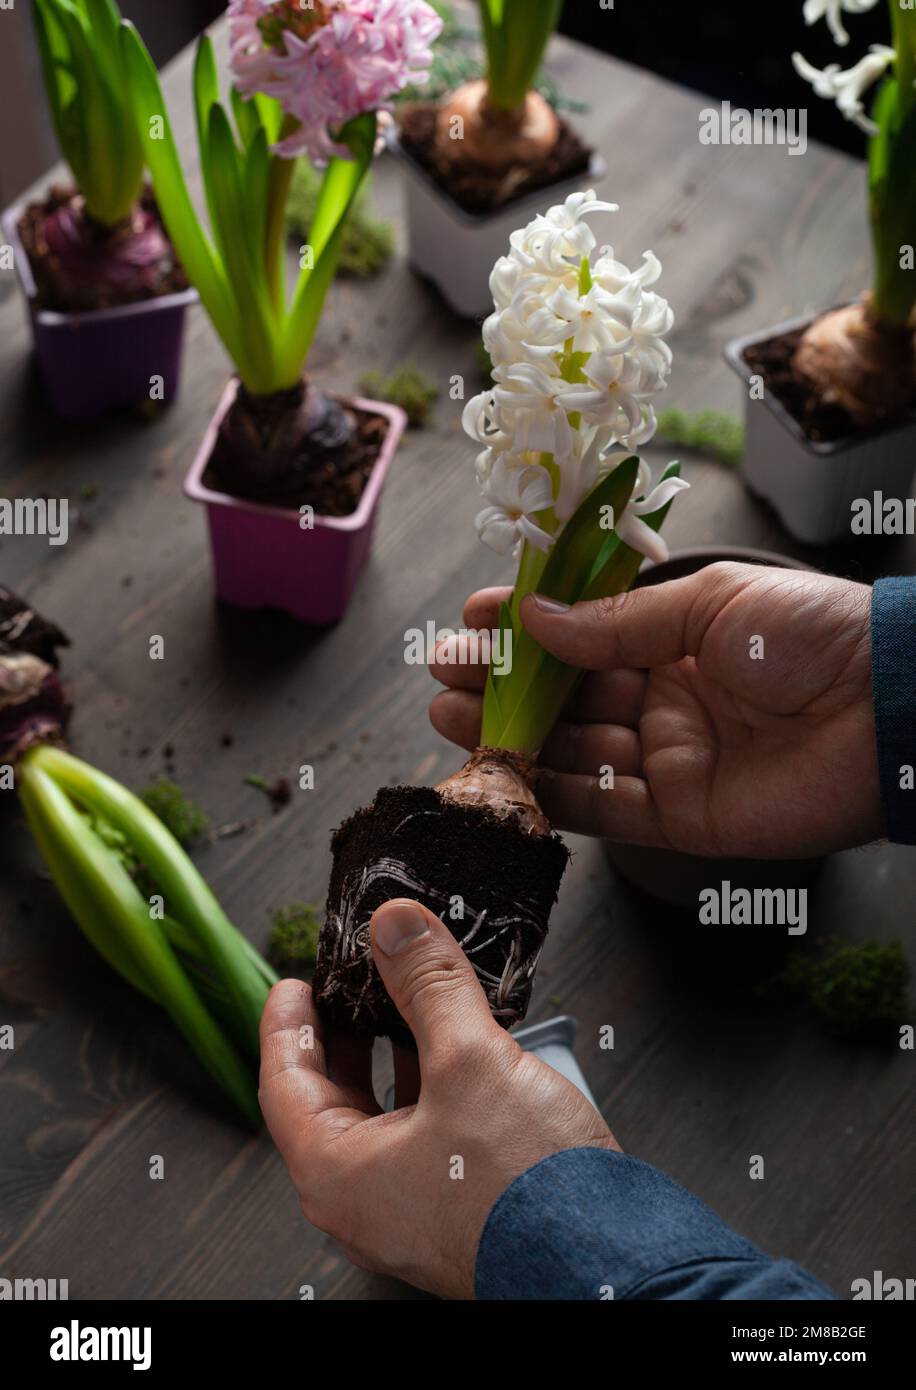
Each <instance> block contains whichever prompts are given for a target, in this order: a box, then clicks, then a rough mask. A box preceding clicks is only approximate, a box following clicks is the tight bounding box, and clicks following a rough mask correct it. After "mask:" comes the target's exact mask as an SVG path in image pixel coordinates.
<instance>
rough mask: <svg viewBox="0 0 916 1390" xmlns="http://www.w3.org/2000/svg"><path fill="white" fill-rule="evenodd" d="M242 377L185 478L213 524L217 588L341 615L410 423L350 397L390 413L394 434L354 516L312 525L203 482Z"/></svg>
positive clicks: (266, 604)
mask: <svg viewBox="0 0 916 1390" xmlns="http://www.w3.org/2000/svg"><path fill="white" fill-rule="evenodd" d="M237 391H238V381H237V380H233V381H231V382H230V383H229V385H228V386H227V388H226V390H225V392H224V393H223V397H222V399H221V401H220V403H219V406H218V408H217V411H216V414H215V415H214V417H213V419H212V420H211V422H210V425H209V427H208V429H207V433H206V434H205V435H204V439H203V443H202V444H201V446H200V449H199V450H198V453H197V457H196V458H195V460H194V462H193V464H192V465H191V469H190V471H189V473H188V475H187V477H186V479H185V484H184V490H185V494H186V496H188V497H190V498H191V500H192V502H203V503H204V505H205V506H206V508H207V520H208V522H209V526H210V544H211V548H212V551H213V569H214V580H215V584H216V592H217V595H218V596H219V598H221V599H222V600H223V601H224V602H225V603H230V604H232V605H233V606H234V607H236V608H248V609H255V608H279V609H280V610H281V611H282V612H285V613H290V614H291V615H292V616H293V617H294V618H298V620H299V621H300V622H302V623H334V622H337V620H338V619H339V618H342V617H343V615H344V613H345V612H346V610H347V606H348V604H349V602H350V599H351V597H352V595H353V590H354V589H355V587H356V581H357V580H358V578H359V575H360V571H361V570H362V568H363V565H364V564H365V563H366V558H367V556H368V554H369V547H370V545H371V542H372V532H373V528H374V525H375V517H376V513H377V511H378V505H379V501H380V500H381V495H382V488H383V486H384V484H385V478H386V477H387V475H388V469H389V468H390V467H391V460H392V459H393V458H394V455H395V451H396V449H397V447H398V444H399V443H400V439H401V435H402V434H403V433H404V430H405V429H406V428H407V416H406V415H405V414H404V411H403V410H401V409H400V408H399V407H398V406H395V405H388V404H386V403H384V402H381V401H368V400H362V399H360V398H358V397H350V398H348V400H347V404H349V405H352V406H354V407H355V408H356V409H358V410H365V411H371V413H372V414H373V415H381V416H384V418H385V419H386V420H387V421H388V434H387V435H386V437H385V443H384V444H383V446H382V451H381V453H380V454H379V456H378V459H377V460H376V464H375V467H374V468H373V470H372V473H371V475H370V477H369V481H368V483H367V484H366V487H365V490H364V492H363V495H362V497H361V498H360V502H359V506H358V507H357V509H356V511H355V512H353V513H352V514H351V515H350V516H343V517H331V516H316V517H315V518H314V524H313V526H312V527H311V528H309V529H304V528H303V527H302V525H301V521H302V517H301V516H300V514H299V512H298V511H296V510H294V509H293V508H289V507H272V506H267V505H265V504H264V503H261V502H249V501H247V500H246V499H244V498H241V497H232V496H230V495H229V494H228V493H225V492H214V491H213V490H212V489H211V488H209V487H207V486H206V484H205V483H204V480H203V478H204V473H205V472H206V470H207V465H208V463H209V462H210V455H211V454H212V452H213V448H214V445H215V443H216V436H217V433H218V431H219V427H220V424H221V422H222V420H223V417H224V416H225V415H226V413H227V411H228V410H229V408H230V406H231V405H232V402H233V401H234V400H235V396H236V392H237Z"/></svg>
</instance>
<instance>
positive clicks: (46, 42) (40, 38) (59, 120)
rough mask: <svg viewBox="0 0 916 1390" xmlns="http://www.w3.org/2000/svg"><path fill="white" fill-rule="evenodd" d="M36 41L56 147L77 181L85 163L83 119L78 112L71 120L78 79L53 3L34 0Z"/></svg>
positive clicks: (33, 12) (33, 13) (44, 0)
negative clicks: (70, 63) (79, 168)
mask: <svg viewBox="0 0 916 1390" xmlns="http://www.w3.org/2000/svg"><path fill="white" fill-rule="evenodd" d="M32 17H33V19H34V22H35V37H36V40H37V43H38V54H39V57H40V59H41V68H42V75H43V78H44V86H45V93H46V95H47V98H48V105H49V107H50V108H51V119H52V122H53V124H54V132H55V134H56V136H57V143H58V144H59V145H60V149H61V153H62V154H63V156H64V159H65V160H66V161H67V163H68V164H69V165H70V168H71V169H72V170H73V172H74V174H76V175H77V177H78V166H79V165H80V164H81V161H82V136H81V131H82V119H81V117H80V114H79V109H78V108H77V111H76V113H75V115H76V123H75V124H74V121H73V120H72V118H70V117H69V116H68V109H69V105H70V102H71V101H72V100H73V97H74V95H75V94H76V91H77V87H76V79H75V77H74V75H73V72H72V70H71V68H70V66H69V63H68V55H69V49H68V47H67V42H66V39H65V38H64V35H63V32H62V31H61V29H60V27H59V25H58V24H57V23H56V21H55V19H54V15H53V10H52V8H51V2H50V0H32Z"/></svg>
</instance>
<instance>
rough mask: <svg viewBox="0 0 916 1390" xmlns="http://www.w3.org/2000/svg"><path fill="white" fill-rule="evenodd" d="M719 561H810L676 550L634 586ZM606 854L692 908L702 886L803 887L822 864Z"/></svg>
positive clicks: (612, 848) (621, 847) (662, 894)
mask: <svg viewBox="0 0 916 1390" xmlns="http://www.w3.org/2000/svg"><path fill="white" fill-rule="evenodd" d="M721 560H731V561H737V562H738V563H740V564H745V565H765V566H769V567H772V568H776V569H791V570H806V571H808V572H809V573H811V572H813V571H812V567H811V566H810V565H805V564H803V563H802V562H801V561H800V560H793V559H791V558H790V557H789V556H788V555H776V554H773V553H771V552H770V551H768V550H752V549H749V548H745V547H743V546H728V547H722V548H718V547H702V548H697V549H687V550H680V551H676V552H675V553H674V554H672V555H671V556H670V557H669V559H667V560H665V561H664V562H663V563H662V564H659V565H647V566H645V567H644V568H643V569H642V570H641V571H640V574H639V577H638V579H637V580H636V583H635V585H634V586H633V587H634V588H643V587H645V586H647V585H650V584H664V583H667V581H668V580H669V579H684V578H686V577H687V576H688V575H691V574H696V573H697V571H698V570H701V569H705V568H706V566H707V565H714V564H716V563H717V562H718V561H721ZM605 854H606V856H607V858H608V859H609V860H610V862H611V863H612V864H613V866H614V868H615V869H616V870H617V872H618V873H619V874H621V875H622V876H623V877H624V878H625V879H627V881H628V882H630V883H632V884H633V885H634V886H635V887H636V888H640V889H642V891H643V892H645V893H649V894H651V896H652V897H655V898H661V899H662V901H663V902H668V903H674V904H676V905H677V906H679V907H696V906H697V904H698V900H699V894H700V892H701V890H702V889H704V888H708V887H709V885H710V882H711V881H712V880H713V879H715V880H716V881H718V880H720V879H722V880H728V882H729V883H731V885H732V888H733V889H735V888H747V889H750V890H751V891H753V890H754V889H755V888H772V887H773V885H774V884H779V886H780V887H782V888H802V887H804V886H805V885H806V884H809V883H811V882H812V881H813V879H814V878H815V876H816V875H817V874H818V873H819V871H820V869H821V868H822V867H823V864H824V860H823V858H816V859H707V858H705V857H703V856H701V855H696V854H681V853H680V852H679V851H677V850H671V849H652V848H647V847H646V846H644V845H625V844H619V843H618V842H617V841H613V840H606V841H605Z"/></svg>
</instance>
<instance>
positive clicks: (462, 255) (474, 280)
mask: <svg viewBox="0 0 916 1390" xmlns="http://www.w3.org/2000/svg"><path fill="white" fill-rule="evenodd" d="M388 146H389V149H390V150H391V152H392V153H393V154H394V155H395V156H396V157H397V158H398V159H399V160H400V162H401V164H402V165H403V168H404V185H405V190H406V201H407V231H408V256H409V259H410V264H411V265H412V266H413V268H414V270H415V271H417V273H418V274H419V275H423V276H425V277H426V279H428V280H431V281H432V282H433V284H434V285H435V286H436V287H437V289H438V290H439V291H440V293H441V295H442V297H443V299H445V301H446V302H447V303H448V304H449V305H450V307H451V308H452V309H454V310H455V312H456V313H457V314H461V315H462V316H463V317H464V318H475V319H479V318H484V317H485V316H486V315H487V314H490V313H492V312H493V296H492V295H491V293H490V273H491V271H492V269H493V266H494V264H495V262H496V261H497V259H498V258H499V257H500V256H505V255H506V253H507V251H508V249H509V237H510V236H511V235H512V233H513V232H514V231H516V230H517V229H518V228H519V227H524V226H526V225H527V224H528V223H529V222H530V221H531V220H532V219H533V218H534V217H536V216H537V214H538V213H539V212H544V211H545V210H546V209H547V208H548V207H553V206H554V205H555V204H556V203H562V202H563V201H564V199H565V198H567V197H568V196H569V194H570V193H575V192H576V190H577V189H581V188H591V187H592V186H593V185H594V184H596V183H598V181H599V180H600V179H603V178H604V175H605V173H606V171H607V170H606V165H605V163H604V160H603V159H602V158H601V156H600V155H598V154H593V155H592V161H591V165H590V166H589V169H588V171H587V173H582V174H576V175H575V177H574V178H571V179H564V180H563V181H562V182H561V183H554V184H551V185H550V187H549V188H541V189H538V190H537V192H535V193H528V194H526V195H525V197H524V198H518V199H517V200H516V201H514V202H512V203H509V204H507V205H506V207H504V208H500V209H499V210H498V211H497V212H490V213H470V212H465V210H464V208H461V207H459V206H458V204H457V203H456V202H454V201H453V200H452V199H451V198H450V197H449V196H448V194H447V193H444V192H443V190H442V189H441V188H440V187H439V185H438V184H437V183H436V182H435V180H434V179H432V178H431V177H430V176H429V174H428V173H427V172H426V170H425V169H423V168H422V167H421V166H420V165H419V164H418V163H417V161H416V160H415V159H414V158H413V157H412V156H411V155H409V154H408V153H407V151H406V150H405V149H404V148H403V146H402V145H401V142H400V140H399V138H398V133H397V130H396V129H392V130H390V131H389V134H388Z"/></svg>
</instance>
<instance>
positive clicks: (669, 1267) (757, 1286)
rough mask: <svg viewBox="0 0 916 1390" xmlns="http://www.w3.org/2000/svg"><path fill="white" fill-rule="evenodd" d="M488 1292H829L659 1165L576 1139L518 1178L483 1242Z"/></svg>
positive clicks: (635, 1295) (479, 1273)
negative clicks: (580, 1144) (740, 1231)
mask: <svg viewBox="0 0 916 1390" xmlns="http://www.w3.org/2000/svg"><path fill="white" fill-rule="evenodd" d="M476 1292H477V1297H478V1298H480V1299H598V1300H601V1299H608V1298H614V1299H650V1298H651V1299H706V1300H712V1299H717V1300H718V1299H767V1300H776V1299H825V1298H829V1299H832V1298H835V1297H836V1295H835V1294H834V1293H832V1292H831V1290H830V1289H828V1288H826V1286H825V1285H823V1284H820V1283H818V1281H817V1280H816V1279H814V1278H813V1277H812V1275H810V1274H806V1273H805V1271H804V1270H803V1269H800V1268H799V1267H798V1265H794V1264H791V1263H790V1262H789V1261H788V1260H773V1259H770V1257H769V1256H768V1255H765V1254H764V1253H763V1252H762V1251H761V1250H758V1249H757V1247H756V1246H754V1245H751V1243H750V1241H747V1240H744V1238H743V1237H742V1236H739V1235H737V1234H736V1233H735V1232H734V1231H733V1230H731V1229H730V1228H729V1227H728V1226H726V1225H725V1223H724V1222H723V1221H721V1220H720V1219H719V1217H718V1216H716V1214H715V1212H713V1211H710V1209H709V1207H707V1206H704V1205H703V1203H702V1202H700V1201H698V1200H697V1198H696V1197H693V1196H691V1194H690V1193H689V1192H687V1191H685V1189H684V1188H683V1187H679V1186H678V1184H677V1183H675V1182H672V1180H671V1179H670V1178H667V1177H665V1175H664V1173H660V1172H659V1171H658V1169H656V1168H652V1167H650V1166H649V1164H648V1163H642V1162H641V1161H640V1160H639V1159H637V1158H630V1157H628V1156H627V1155H625V1154H620V1153H614V1152H612V1151H611V1150H608V1149H566V1150H565V1151H564V1152H563V1153H558V1154H553V1155H552V1156H551V1157H550V1158H545V1159H542V1161H541V1162H540V1163H536V1164H535V1166H534V1167H533V1168H529V1170H528V1172H527V1173H523V1174H522V1175H521V1177H519V1178H516V1179H515V1181H514V1182H513V1183H511V1184H510V1185H509V1187H508V1188H507V1189H506V1191H505V1192H504V1193H503V1194H502V1196H501V1197H500V1198H499V1200H498V1201H497V1202H496V1204H495V1206H494V1207H493V1209H492V1211H491V1212H490V1215H489V1216H488V1217H487V1221H486V1224H485V1226H484V1231H483V1235H482V1236H481V1238H480V1245H479V1247H478V1250H477V1268H476Z"/></svg>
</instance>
